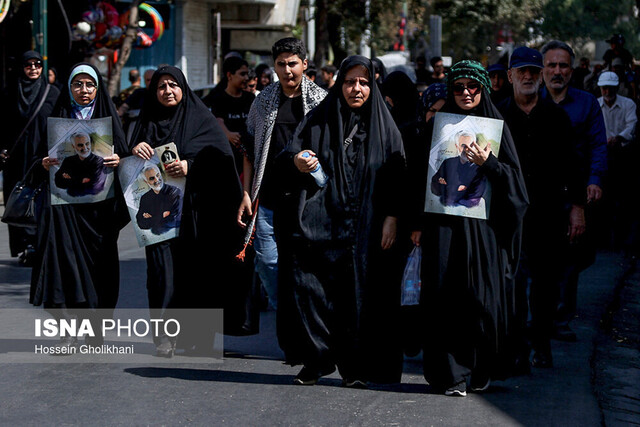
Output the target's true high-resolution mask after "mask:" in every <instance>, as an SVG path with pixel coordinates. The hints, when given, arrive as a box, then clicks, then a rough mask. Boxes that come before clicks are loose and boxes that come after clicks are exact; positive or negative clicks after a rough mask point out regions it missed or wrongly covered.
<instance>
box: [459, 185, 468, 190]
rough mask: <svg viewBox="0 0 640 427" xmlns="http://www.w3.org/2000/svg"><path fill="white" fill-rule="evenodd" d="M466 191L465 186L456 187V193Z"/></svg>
mask: <svg viewBox="0 0 640 427" xmlns="http://www.w3.org/2000/svg"><path fill="white" fill-rule="evenodd" d="M466 189H467V186H466V185H460V186H458V191H464V190H466Z"/></svg>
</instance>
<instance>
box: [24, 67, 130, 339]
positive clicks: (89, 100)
mask: <svg viewBox="0 0 640 427" xmlns="http://www.w3.org/2000/svg"><path fill="white" fill-rule="evenodd" d="M52 116H53V117H63V118H72V119H79V120H89V119H98V118H103V117H111V119H112V133H113V147H114V151H115V154H113V155H111V156H108V157H104V159H103V161H104V163H103V164H104V166H105V167H106V168H115V167H117V166H118V164H119V162H120V157H119V156H120V155H123V154H124V153H126V151H127V149H126V141H125V136H124V132H123V131H122V126H121V124H120V120H119V118H118V114H117V112H116V109H115V106H114V105H113V102H112V101H111V98H110V97H109V94H108V92H107V88H106V87H105V85H104V83H103V81H102V76H101V75H100V73H99V72H98V70H97V69H96V68H95V67H93V66H92V65H89V64H84V63H83V64H78V65H76V66H75V67H73V69H72V70H71V73H70V77H69V81H68V90H67V91H65V92H63V94H62V95H61V96H60V99H59V100H58V103H57V104H56V107H55V109H54V112H53V114H52ZM47 151H48V148H47V140H46V138H44V139H43V140H42V141H41V144H40V147H39V153H40V155H41V156H42V166H43V168H44V169H46V170H49V168H50V167H51V166H52V165H57V164H59V160H57V159H53V158H49V157H48V156H47ZM46 176H47V179H48V174H46ZM115 185H116V197H114V198H110V199H107V200H104V201H102V202H97V203H84V204H65V205H51V204H50V198H49V195H48V194H47V196H46V197H45V202H44V206H43V208H42V214H41V215H40V220H39V226H38V251H37V257H36V263H35V265H34V268H33V271H32V275H31V298H30V301H31V303H33V304H34V305H40V304H43V305H44V308H45V309H63V310H62V311H61V312H57V313H56V315H61V316H66V314H65V312H64V309H68V308H87V309H98V308H99V309H110V310H113V309H114V308H115V306H116V303H117V301H118V290H119V280H120V277H119V276H120V274H119V265H118V247H117V244H116V243H117V240H118V234H119V231H120V229H121V228H122V227H123V226H124V225H125V224H126V222H127V221H128V213H127V211H126V206H125V205H124V200H123V199H122V192H121V190H120V188H119V184H118V180H115ZM47 188H48V187H47ZM61 313H62V314H61ZM101 341H102V338H101V337H96V338H95V340H94V341H93V342H92V343H91V344H101ZM76 344H77V340H76V339H75V338H71V337H65V338H63V339H62V340H61V342H60V343H59V345H60V346H75V345H76Z"/></svg>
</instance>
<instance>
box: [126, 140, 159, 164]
mask: <svg viewBox="0 0 640 427" xmlns="http://www.w3.org/2000/svg"><path fill="white" fill-rule="evenodd" d="M153 153H155V151H154V149H153V148H151V146H150V145H149V144H147V143H146V142H144V141H143V142H141V143H139V144H138V145H136V146H135V147H133V150H131V154H133V155H134V156H138V157H140V158H141V159H143V160H150V159H151V157H153Z"/></svg>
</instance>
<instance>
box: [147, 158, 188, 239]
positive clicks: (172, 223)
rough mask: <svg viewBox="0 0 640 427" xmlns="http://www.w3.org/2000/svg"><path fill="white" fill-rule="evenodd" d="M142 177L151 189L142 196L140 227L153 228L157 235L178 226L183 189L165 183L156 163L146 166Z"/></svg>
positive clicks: (152, 230)
mask: <svg viewBox="0 0 640 427" xmlns="http://www.w3.org/2000/svg"><path fill="white" fill-rule="evenodd" d="M142 177H143V179H144V182H146V183H147V185H148V186H149V191H147V192H146V193H145V194H144V195H143V196H142V197H141V198H140V208H139V209H138V213H137V214H136V221H137V222H138V227H140V228H141V229H142V230H151V232H152V233H153V234H156V235H160V234H164V233H166V232H167V231H169V230H170V229H172V228H176V227H178V226H179V225H180V216H181V214H182V202H181V201H182V191H180V189H179V188H178V187H174V186H173V185H169V184H165V183H164V181H163V179H162V174H161V173H160V170H159V169H158V167H157V166H156V165H148V166H146V167H145V168H144V169H143V170H142Z"/></svg>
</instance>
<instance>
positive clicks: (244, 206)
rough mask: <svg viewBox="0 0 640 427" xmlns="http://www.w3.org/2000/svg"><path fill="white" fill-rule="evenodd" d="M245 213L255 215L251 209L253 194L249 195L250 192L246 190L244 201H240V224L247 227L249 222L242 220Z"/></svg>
mask: <svg viewBox="0 0 640 427" xmlns="http://www.w3.org/2000/svg"><path fill="white" fill-rule="evenodd" d="M245 215H247V216H249V217H251V216H252V215H253V211H252V210H251V196H249V193H248V192H246V191H245V192H244V197H243V198H242V202H240V207H239V208H238V225H239V226H240V227H242V228H246V226H247V224H245V223H244V221H242V219H243V217H244V216H245Z"/></svg>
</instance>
